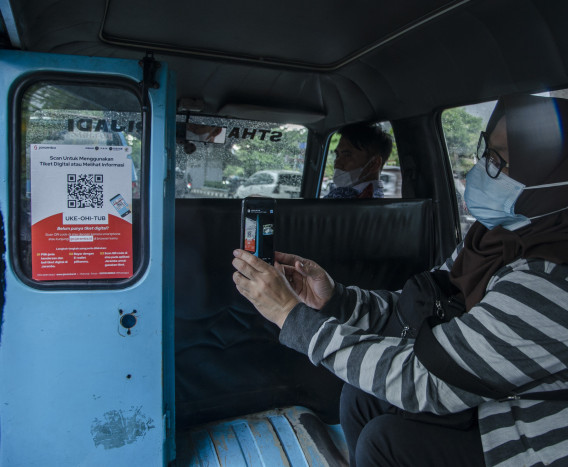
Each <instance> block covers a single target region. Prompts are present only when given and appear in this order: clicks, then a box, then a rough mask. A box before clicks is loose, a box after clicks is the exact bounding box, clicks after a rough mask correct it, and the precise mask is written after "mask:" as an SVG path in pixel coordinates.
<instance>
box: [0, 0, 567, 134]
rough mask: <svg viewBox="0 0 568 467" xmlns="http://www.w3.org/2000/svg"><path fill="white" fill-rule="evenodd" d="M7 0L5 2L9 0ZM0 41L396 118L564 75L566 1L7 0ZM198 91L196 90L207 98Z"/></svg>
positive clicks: (198, 83)
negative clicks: (144, 61)
mask: <svg viewBox="0 0 568 467" xmlns="http://www.w3.org/2000/svg"><path fill="white" fill-rule="evenodd" d="M4 3H5V2H4ZM11 4H12V12H13V21H12V18H10V17H9V15H8V14H7V13H6V11H4V12H3V16H4V17H5V18H4V19H5V23H6V26H4V27H0V35H1V36H2V37H0V46H2V44H4V46H6V45H5V44H6V43H7V36H8V34H9V33H11V35H10V37H11V39H12V44H15V45H16V46H17V45H18V41H17V40H16V38H15V35H14V27H11V24H12V23H13V24H15V28H16V30H17V35H18V37H17V39H18V40H19V43H20V47H21V48H22V49H23V50H29V51H37V52H50V53H61V54H79V55H92V56H102V57H123V58H135V59H140V58H142V57H143V55H144V53H145V51H146V50H152V51H154V54H155V57H156V58H157V59H158V60H164V61H167V62H168V63H169V65H170V67H171V68H172V69H173V70H174V71H175V72H176V73H177V88H178V91H177V92H178V97H187V98H192V99H195V102H197V106H198V107H201V108H202V109H201V110H202V112H203V113H206V114H221V115H228V116H234V117H244V118H261V119H267V120H273V121H290V122H297V123H303V124H307V125H308V126H309V127H311V128H313V129H314V130H316V131H324V130H327V129H330V128H334V127H338V126H340V125H342V124H344V123H346V122H352V121H357V120H367V119H384V118H388V119H391V120H394V119H398V118H403V117H408V116H413V115H420V114H424V113H426V112H429V111H431V110H432V109H433V108H436V107H439V106H451V105H459V104H463V103H470V102H471V101H472V100H483V99H491V98H494V97H496V96H498V95H500V94H505V93H510V92H516V91H524V90H531V91H535V90H545V89H547V88H554V87H558V86H561V85H565V84H566V83H567V82H568V77H567V68H568V66H567V59H568V28H567V27H566V18H568V2H566V1H565V0H462V1H450V0H405V1H394V0H388V1H385V0H375V1H373V2H370V1H368V0H350V1H342V2H339V1H335V2H330V1H328V0H310V1H308V2H306V1H304V0H290V1H287V2H277V3H276V4H274V3H271V2H266V1H264V0H249V1H247V2H235V1H227V0H218V1H216V2H197V1H193V2H192V1H187V0H160V1H142V2H141V1H139V0H108V1H105V0H92V1H89V2H79V1H76V0H11ZM199 101H202V103H200V102H199Z"/></svg>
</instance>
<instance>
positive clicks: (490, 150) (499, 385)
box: [233, 95, 568, 467]
mask: <svg viewBox="0 0 568 467" xmlns="http://www.w3.org/2000/svg"><path fill="white" fill-rule="evenodd" d="M566 123H568V102H567V101H565V100H561V99H553V98H544V97H535V96H528V95H520V96H509V97H505V98H502V99H500V100H499V102H498V103H497V106H496V108H495V110H494V112H493V114H492V116H491V119H490V121H489V123H488V126H487V129H486V131H485V132H483V133H482V135H481V137H480V145H479V151H478V154H479V157H480V158H479V161H478V162H477V164H476V165H475V166H474V168H473V169H472V170H471V171H470V172H469V173H468V175H467V178H466V193H465V200H466V203H467V206H468V209H469V211H470V213H471V214H472V215H473V216H475V217H476V219H477V222H476V223H475V224H474V225H473V226H472V227H471V229H470V231H469V232H468V234H467V236H466V238H465V239H464V242H462V244H460V245H459V246H458V248H457V249H456V251H455V252H454V253H453V255H452V257H451V258H449V259H448V260H447V261H446V262H445V263H444V264H443V265H442V266H441V267H440V268H438V269H439V270H440V271H447V272H448V273H449V277H450V278H451V282H452V283H453V284H454V285H455V286H456V287H457V289H459V293H460V294H461V295H462V296H463V299H464V301H465V313H464V314H463V315H461V316H460V317H458V318H455V319H452V320H451V321H449V322H446V323H443V324H440V325H438V326H435V327H434V328H433V329H432V332H433V335H434V336H435V338H436V340H437V341H438V343H439V344H440V345H441V346H442V347H443V349H444V350H445V352H446V353H447V354H448V355H449V356H450V357H451V358H452V360H453V361H454V362H455V363H457V364H458V365H459V367H461V368H462V369H464V370H466V371H467V372H469V373H471V374H473V375H475V376H477V377H478V378H480V379H481V380H483V381H484V382H486V383H487V384H488V385H489V386H491V387H493V388H496V389H498V390H502V391H503V392H507V391H510V390H511V388H517V389H518V390H519V392H520V395H521V398H519V399H514V400H506V401H497V400H492V399H490V398H488V397H483V396H480V395H477V394H474V393H472V392H468V391H466V390H464V389H460V388H458V387H456V386H452V385H451V384H448V383H446V382H445V381H443V380H442V379H440V378H438V377H436V376H435V375H434V374H432V372H430V371H428V370H427V369H426V368H425V367H424V365H423V364H422V363H421V362H420V361H419V359H418V358H417V357H416V354H415V351H414V339H407V338H398V337H385V336H382V335H381V330H382V329H383V328H384V326H385V323H386V322H387V321H388V319H389V316H390V315H391V313H392V312H393V310H394V309H395V306H396V304H397V301H398V298H399V296H400V291H399V292H388V291H384V290H380V291H373V292H369V291H365V290H361V289H359V288H357V287H348V288H346V287H344V286H342V285H341V284H338V283H334V281H333V280H332V279H331V277H329V275H328V274H327V273H326V272H325V271H324V270H323V269H322V268H321V267H320V266H318V265H317V264H315V263H314V262H312V261H310V260H305V259H303V258H299V257H297V256H294V255H288V254H283V253H278V254H277V255H276V259H277V261H278V263H277V264H276V268H273V267H271V266H269V265H266V264H265V263H263V262H262V261H260V260H258V259H257V258H255V257H254V256H252V255H250V254H247V253H246V252H243V251H241V250H236V251H235V259H234V260H233V265H234V266H235V268H236V269H237V271H236V272H235V273H234V276H233V280H234V281H235V284H236V286H237V289H238V290H239V292H240V293H242V294H243V295H244V296H245V297H246V298H248V299H249V300H250V301H251V302H252V303H253V305H255V307H256V308H257V309H258V310H259V311H260V313H261V314H262V315H263V316H265V317H266V318H267V319H269V320H270V321H272V322H274V323H275V324H277V325H278V326H279V327H280V328H281V329H282V331H281V333H280V341H281V342H282V343H283V344H285V345H287V346H288V347H291V348H293V349H295V350H297V351H300V352H302V353H305V354H306V355H308V357H309V358H310V360H311V361H312V363H314V364H316V365H318V364H322V365H324V366H325V367H327V368H328V369H329V370H330V371H332V372H333V373H335V374H336V375H337V376H339V377H340V378H342V379H343V380H344V381H346V382H347V383H348V384H346V385H345V386H344V390H343V393H342V398H341V424H342V427H343V429H344V432H345V435H346V439H347V443H348V447H349V454H350V461H351V465H352V466H354V465H357V466H359V467H362V466H367V465H381V466H382V465H393V466H394V465H397V466H398V465H413V466H414V465H420V466H422V465H436V466H439V465H452V466H455V465H460V466H462V465H463V466H469V465H471V466H478V465H484V464H485V465H490V466H495V465H499V466H518V465H527V466H528V465H568V425H567V424H566V420H568V401H566V400H528V399H524V398H522V396H523V394H525V393H530V392H535V393H536V392H549V391H555V390H558V389H566V388H568V210H567V209H568V142H567V141H566V134H567V133H568V129H567V128H565V127H564V125H565V124H566ZM316 310H319V311H316ZM471 408H477V420H476V422H475V423H473V424H471V425H470V426H467V427H460V428H459V429H458V428H456V427H454V426H444V424H443V423H440V424H437V423H434V424H428V423H424V422H422V421H418V420H415V419H413V417H412V415H408V413H410V414H412V413H423V412H429V413H433V414H437V415H440V416H445V415H447V414H454V413H459V412H462V411H464V410H467V409H471ZM442 418H443V417H442Z"/></svg>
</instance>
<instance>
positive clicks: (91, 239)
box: [16, 79, 142, 285]
mask: <svg viewBox="0 0 568 467" xmlns="http://www.w3.org/2000/svg"><path fill="white" fill-rule="evenodd" d="M21 89H22V90H21V91H20V92H19V94H18V97H17V102H18V106H19V108H18V114H19V118H20V140H19V142H18V143H17V144H16V147H18V148H19V152H20V157H19V160H18V161H17V167H18V170H19V176H18V182H19V183H17V184H16V186H19V194H18V196H19V213H18V223H19V238H18V239H17V255H16V256H17V261H18V264H17V266H19V268H16V269H18V270H19V271H20V273H21V274H22V275H23V276H24V278H27V279H31V280H33V281H35V283H37V284H39V283H42V284H47V285H50V284H51V285H54V281H68V280H72V281H81V280H83V281H90V282H91V283H92V280H93V279H95V280H97V279H104V280H105V281H106V282H108V280H111V281H115V280H119V279H120V280H122V282H124V279H128V278H130V277H132V276H133V274H134V272H135V271H136V270H137V268H138V266H139V264H140V260H141V252H140V251H139V250H138V249H136V248H134V246H133V245H139V244H140V235H141V233H140V228H139V223H138V220H139V219H140V209H141V207H140V202H139V199H140V189H141V183H140V181H141V169H142V151H141V148H142V138H141V136H142V116H141V105H140V101H139V99H138V97H137V94H136V93H135V92H134V90H133V89H130V88H128V87H126V86H125V87H120V86H119V85H116V86H115V85H110V84H109V85H108V86H105V85H101V84H85V85H81V84H67V83H66V82H58V81H57V79H54V80H49V81H45V82H37V81H35V82H33V83H30V85H28V86H27V87H25V86H23V87H22V88H21ZM59 285H61V283H60V282H59ZM74 285H80V284H79V283H77V282H75V283H74Z"/></svg>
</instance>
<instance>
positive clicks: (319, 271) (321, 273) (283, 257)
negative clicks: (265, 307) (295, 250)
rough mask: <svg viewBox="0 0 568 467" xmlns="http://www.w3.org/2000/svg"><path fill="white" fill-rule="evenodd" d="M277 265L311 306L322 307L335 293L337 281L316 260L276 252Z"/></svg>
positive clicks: (304, 300) (299, 294)
mask: <svg viewBox="0 0 568 467" xmlns="http://www.w3.org/2000/svg"><path fill="white" fill-rule="evenodd" d="M274 256H275V259H276V262H275V267H276V268H277V269H279V270H280V271H281V272H282V273H283V274H284V275H285V276H286V279H287V280H288V282H289V283H290V285H291V286H292V288H293V289H294V291H295V292H296V293H297V294H298V296H299V297H300V299H301V300H302V301H303V302H304V303H305V304H306V305H308V306H309V307H312V308H316V309H318V310H319V309H321V308H322V307H323V306H324V305H325V304H326V303H327V301H328V300H329V299H330V298H331V296H332V295H333V290H334V288H335V282H334V281H333V279H332V278H331V276H330V275H329V274H328V273H327V272H325V269H323V268H322V267H321V266H320V265H319V264H317V263H316V262H314V261H312V260H309V259H304V258H302V257H300V256H296V255H290V254H287V253H280V252H279V251H276V252H275V253H274Z"/></svg>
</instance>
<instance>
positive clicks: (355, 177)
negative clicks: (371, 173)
mask: <svg viewBox="0 0 568 467" xmlns="http://www.w3.org/2000/svg"><path fill="white" fill-rule="evenodd" d="M371 162H372V159H371V160H370V161H369V162H367V163H366V164H365V165H364V166H363V167H359V168H357V169H353V170H341V169H335V170H334V171H333V183H334V184H335V186H337V187H340V188H347V187H351V186H354V185H357V182H358V181H359V177H361V174H362V173H363V170H365V167H367V166H368V165H369V164H370V163H371Z"/></svg>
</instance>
